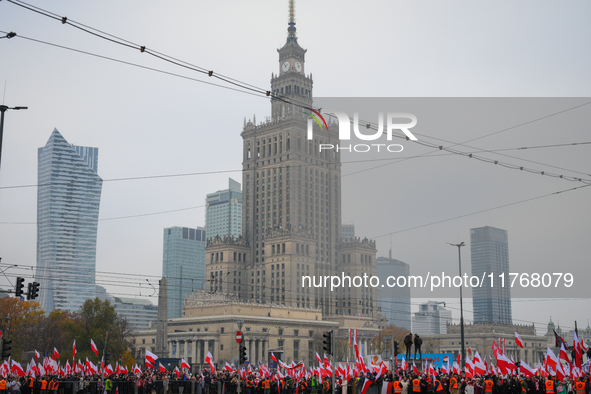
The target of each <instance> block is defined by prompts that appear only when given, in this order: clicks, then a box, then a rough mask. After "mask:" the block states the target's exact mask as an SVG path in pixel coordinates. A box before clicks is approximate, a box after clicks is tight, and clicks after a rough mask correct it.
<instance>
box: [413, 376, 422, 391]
mask: <svg viewBox="0 0 591 394" xmlns="http://www.w3.org/2000/svg"><path fill="white" fill-rule="evenodd" d="M412 392H413V393H420V392H421V381H420V380H419V378H417V377H415V378H414V379H413V380H412Z"/></svg>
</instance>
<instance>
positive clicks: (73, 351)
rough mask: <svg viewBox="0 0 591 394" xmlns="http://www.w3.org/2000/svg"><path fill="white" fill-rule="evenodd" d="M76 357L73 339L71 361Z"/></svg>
mask: <svg viewBox="0 0 591 394" xmlns="http://www.w3.org/2000/svg"><path fill="white" fill-rule="evenodd" d="M74 357H76V340H75V339H74V343H73V344H72V359H74Z"/></svg>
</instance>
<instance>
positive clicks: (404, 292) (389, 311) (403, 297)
mask: <svg viewBox="0 0 591 394" xmlns="http://www.w3.org/2000/svg"><path fill="white" fill-rule="evenodd" d="M376 263H377V275H378V278H380V283H386V281H387V279H388V277H389V276H394V277H399V276H404V277H408V276H409V275H410V266H409V265H408V264H406V263H404V262H402V261H400V260H396V259H392V258H387V257H378V258H377V260H376ZM377 293H378V307H380V308H381V310H382V315H384V316H385V317H386V319H387V320H388V324H393V325H395V326H397V327H402V328H405V329H407V330H410V329H411V311H410V287H389V286H385V287H381V288H380V287H378V292H377Z"/></svg>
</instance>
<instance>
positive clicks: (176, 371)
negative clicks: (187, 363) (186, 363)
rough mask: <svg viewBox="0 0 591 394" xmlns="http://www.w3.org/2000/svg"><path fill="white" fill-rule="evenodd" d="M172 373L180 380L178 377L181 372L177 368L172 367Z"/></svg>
mask: <svg viewBox="0 0 591 394" xmlns="http://www.w3.org/2000/svg"><path fill="white" fill-rule="evenodd" d="M172 372H174V374H175V375H176V377H177V378H179V379H180V377H181V371H179V367H174V371H172Z"/></svg>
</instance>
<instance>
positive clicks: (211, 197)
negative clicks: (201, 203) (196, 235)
mask: <svg viewBox="0 0 591 394" xmlns="http://www.w3.org/2000/svg"><path fill="white" fill-rule="evenodd" d="M206 202H207V211H206V214H205V215H206V216H205V225H206V228H207V236H208V237H209V238H215V236H216V235H219V236H220V237H221V238H224V237H225V236H232V237H234V238H238V236H240V235H241V234H242V190H241V188H240V183H239V182H236V181H235V180H233V179H232V178H229V179H228V189H226V190H218V191H217V192H215V193H210V194H208V195H207V199H206Z"/></svg>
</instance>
